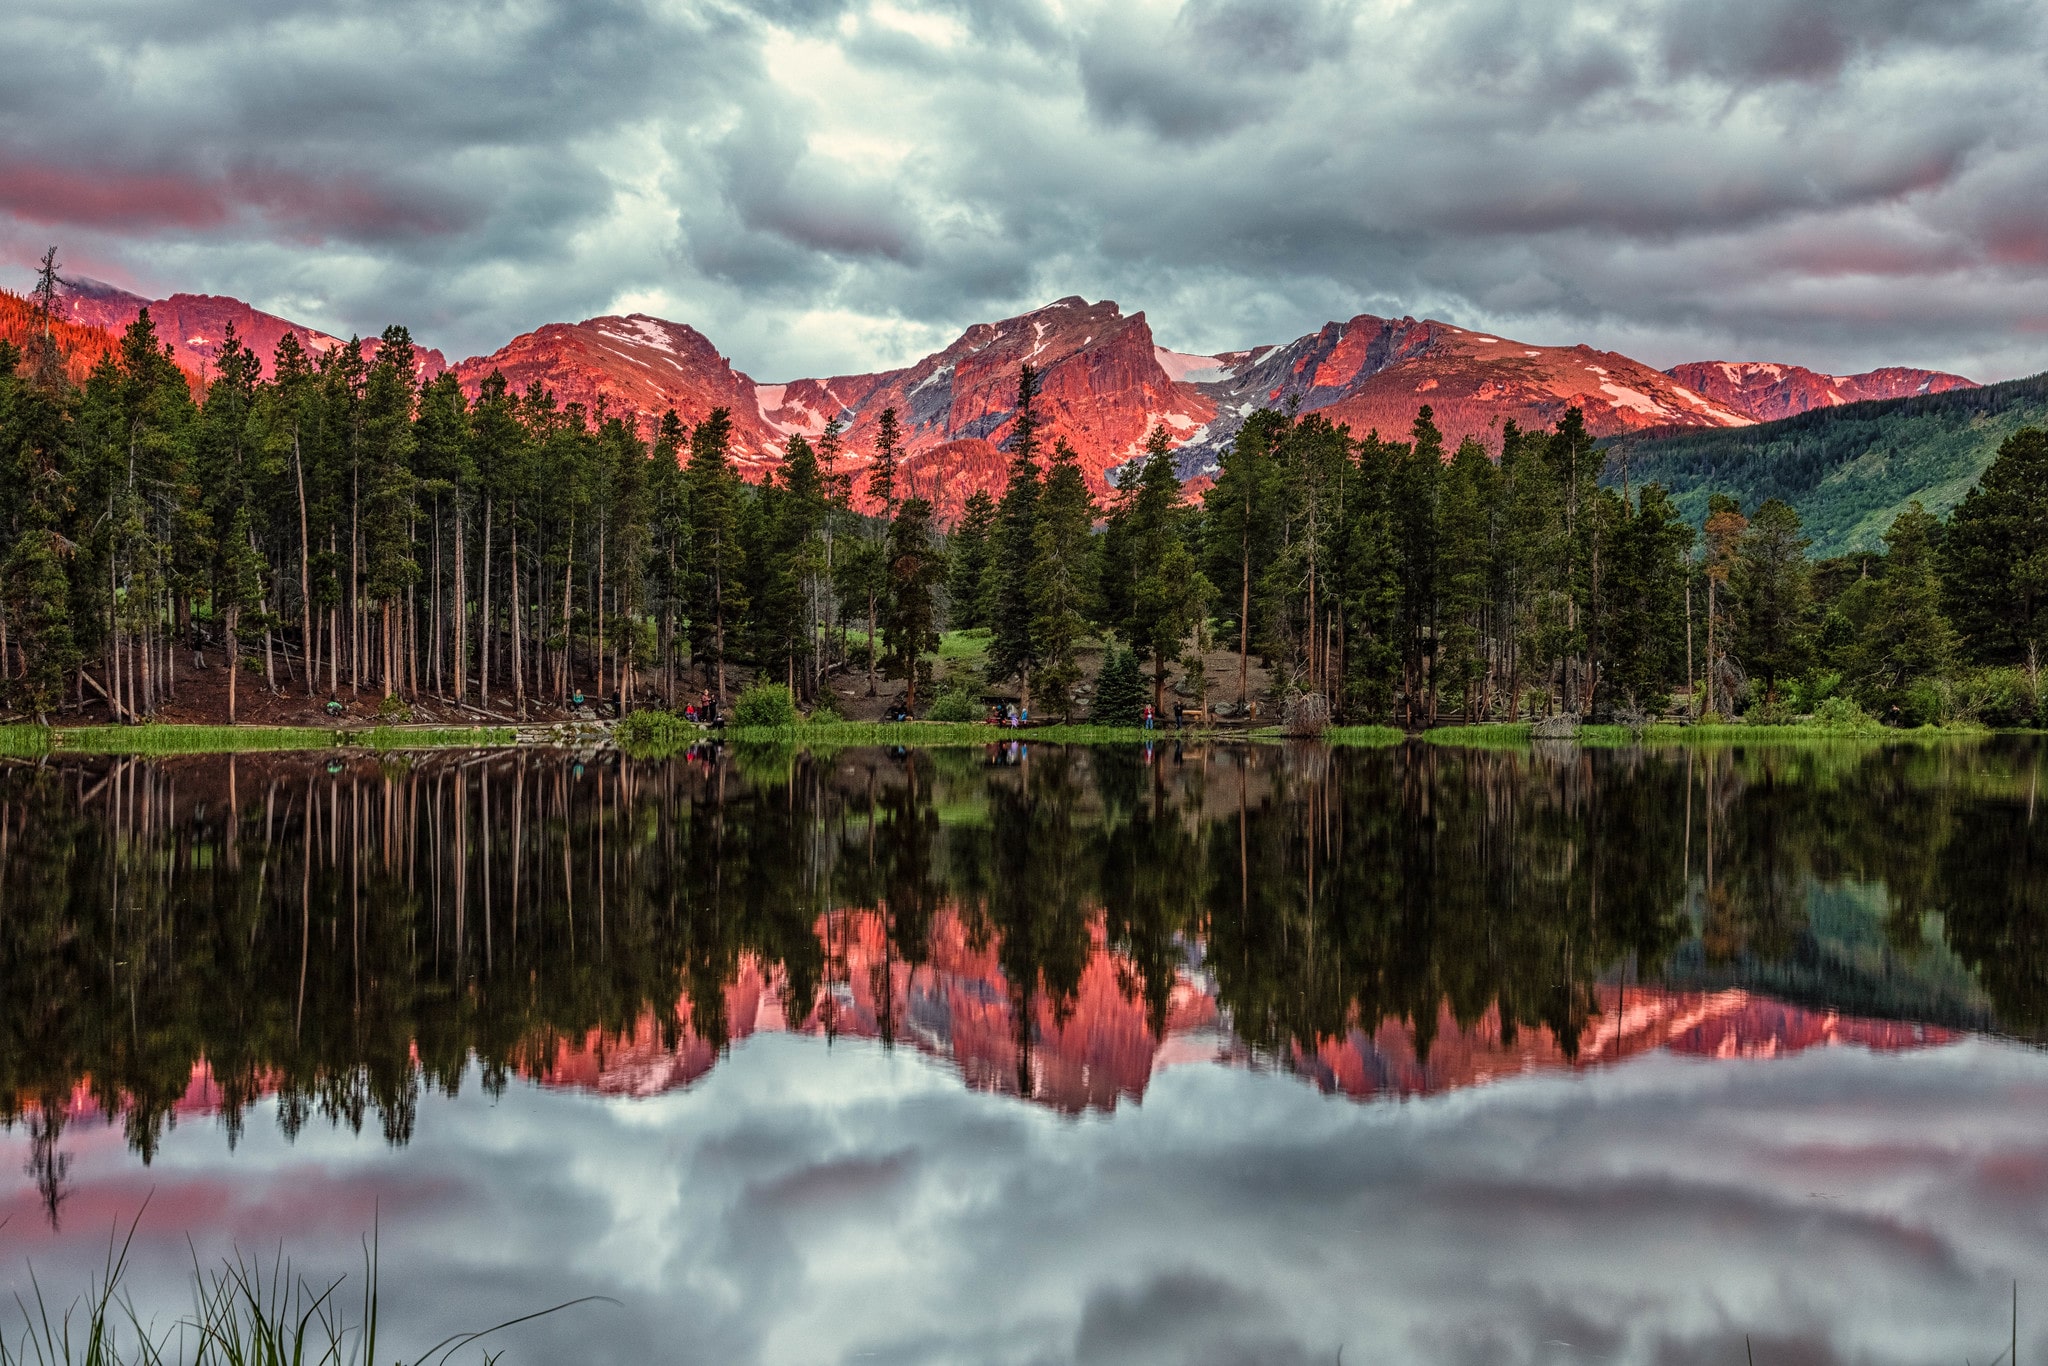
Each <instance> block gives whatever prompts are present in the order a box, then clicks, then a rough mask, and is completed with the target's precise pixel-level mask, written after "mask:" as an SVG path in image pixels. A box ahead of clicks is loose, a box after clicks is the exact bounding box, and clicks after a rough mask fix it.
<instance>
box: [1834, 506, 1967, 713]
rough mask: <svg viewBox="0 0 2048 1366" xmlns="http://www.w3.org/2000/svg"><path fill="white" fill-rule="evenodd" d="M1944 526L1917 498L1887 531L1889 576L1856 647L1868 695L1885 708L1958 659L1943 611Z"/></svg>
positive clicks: (1862, 679)
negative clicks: (1940, 559) (1939, 542)
mask: <svg viewBox="0 0 2048 1366" xmlns="http://www.w3.org/2000/svg"><path fill="white" fill-rule="evenodd" d="M1940 529H1941V524H1940V523H1939V522H1938V521H1936V520H1935V518H1934V516H1933V515H1932V514H1930V513H1929V512H1928V511H1927V510H1926V509H1925V508H1923V507H1922V506H1921V505H1920V502H1919V500H1918V499H1915V500H1914V501H1913V502H1912V503H1911V504H1910V505H1909V506H1908V507H1907V508H1906V510H1905V511H1904V512H1902V513H1900V514H1899V515H1898V517H1897V518H1895V519H1894V520H1893V522H1892V525H1891V529H1890V530H1888V531H1886V532H1885V534H1884V544H1885V566H1884V578H1883V580H1882V581H1881V582H1880V583H1879V585H1878V588H1877V593H1876V598H1875V601H1874V603H1873V605H1872V610H1871V614H1870V622H1869V625H1868V627H1867V628H1866V630H1865V632H1864V635H1863V641H1862V645H1861V648H1860V649H1859V650H1858V652H1857V653H1858V661H1857V662H1858V665H1859V668H1858V672H1859V674H1860V675H1861V682H1862V684H1863V688H1864V691H1865V694H1866V696H1868V697H1870V698H1871V699H1872V700H1873V701H1874V702H1875V703H1876V704H1877V705H1879V706H1881V707H1888V706H1889V705H1891V704H1892V703H1893V702H1894V701H1896V700H1897V698H1898V697H1899V695H1900V694H1901V693H1902V692H1903V691H1904V689H1905V687H1906V685H1907V684H1908V683H1910V682H1912V681H1914V680H1915V679H1921V678H1939V677H1941V676H1942V675H1943V674H1945V673H1947V672H1948V668H1949V665H1950V663H1951V662H1952V661H1953V660H1954V658H1955V653H1956V634H1955V628H1954V627H1953V626H1951V625H1950V624H1949V621H1948V618H1947V617H1946V616H1944V615H1943V614H1942V610H1941V580H1940V576H1939V573H1938V572H1937V571H1938V566H1937V561H1936V550H1935V543H1934V542H1935V537H1936V535H1937V534H1938V533H1939V531H1940Z"/></svg>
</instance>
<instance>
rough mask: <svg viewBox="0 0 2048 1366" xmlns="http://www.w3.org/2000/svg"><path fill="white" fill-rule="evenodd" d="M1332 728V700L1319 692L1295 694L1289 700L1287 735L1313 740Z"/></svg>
mask: <svg viewBox="0 0 2048 1366" xmlns="http://www.w3.org/2000/svg"><path fill="white" fill-rule="evenodd" d="M1329 728H1330V699H1329V698H1327V697H1325V696H1323V695H1322V694H1321V693H1319V692H1301V693H1295V694H1294V695H1293V696H1291V697H1289V698H1288V699H1287V733H1288V734H1289V735H1294V736H1299V737H1301V738H1302V739H1308V740H1312V739H1314V738H1315V737H1317V736H1319V735H1321V734H1322V733H1323V732H1324V731H1326V730H1328V729H1329Z"/></svg>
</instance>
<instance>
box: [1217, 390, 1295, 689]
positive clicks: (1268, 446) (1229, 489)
mask: <svg viewBox="0 0 2048 1366" xmlns="http://www.w3.org/2000/svg"><path fill="white" fill-rule="evenodd" d="M1289 425H1291V424H1289V422H1288V420H1287V418H1286V417H1284V416H1282V415H1281V414H1279V413H1276V412H1274V411H1273V410H1272V409H1270V408H1261V409H1259V410H1258V411H1256V412H1254V413H1252V414H1251V415H1250V416H1249V417H1247V418H1246V419H1245V422H1244V425H1243V426H1242V427H1240V428H1238V431H1237V436H1236V439H1235V440H1233V441H1232V442H1231V445H1230V449H1229V450H1228V451H1226V452H1225V453H1224V455H1223V458H1222V460H1221V462H1219V465H1218V468H1217V471H1216V482H1215V484H1213V485H1212V486H1211V487H1210V489H1209V493H1208V495H1207V497H1206V498H1205V499H1204V503H1203V505H1204V507H1205V508H1206V509H1207V512H1208V516H1207V519H1206V521H1205V523H1204V527H1203V546H1202V555H1203V567H1204V569H1205V570H1206V571H1207V573H1208V576H1209V578H1210V580H1211V581H1212V582H1213V583H1214V584H1215V586H1216V590H1217V594H1218V600H1217V603H1216V610H1217V615H1218V616H1220V617H1222V618H1223V620H1224V622H1225V623H1226V624H1227V625H1228V626H1229V627H1230V628H1231V633H1232V635H1234V636H1235V638H1236V642H1237V652H1238V666H1237V679H1238V699H1237V700H1238V702H1239V703H1240V704H1243V703H1245V702H1246V701H1248V700H1249V699H1248V692H1249V688H1248V683H1247V677H1248V674H1249V672H1250V668H1251V653H1252V648H1253V645H1254V643H1255V642H1257V641H1263V639H1264V636H1263V634H1262V633H1261V632H1260V631H1259V630H1258V629H1257V628H1256V627H1255V626H1254V625H1253V620H1252V618H1253V611H1252V585H1253V584H1254V583H1255V582H1258V581H1260V580H1262V579H1263V578H1264V576H1265V573H1266V568H1267V566H1268V565H1269V564H1270V563H1271V562H1272V558H1273V554H1274V546H1275V542H1276V541H1277V539H1278V534H1279V533H1278V526H1279V522H1280V517H1279V512H1278V507H1277V504H1278V502H1279V493H1280V486H1279V481H1278V472H1277V470H1276V468H1275V465H1274V461H1273V447H1274V446H1275V445H1276V444H1277V443H1278V442H1279V440H1280V438H1281V437H1282V435H1284V434H1285V432H1286V430H1287V428H1288V426H1289Z"/></svg>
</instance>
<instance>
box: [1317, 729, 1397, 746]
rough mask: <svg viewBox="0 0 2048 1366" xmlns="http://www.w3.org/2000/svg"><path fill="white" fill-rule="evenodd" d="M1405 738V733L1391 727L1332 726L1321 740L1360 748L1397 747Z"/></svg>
mask: <svg viewBox="0 0 2048 1366" xmlns="http://www.w3.org/2000/svg"><path fill="white" fill-rule="evenodd" d="M1407 738H1408V733H1407V732H1406V731H1402V730H1397V729H1395V728H1394V727H1393V726H1332V727H1330V729H1329V730H1328V731H1327V732H1325V733H1324V735H1323V739H1324V740H1326V741H1328V742H1329V743H1330V744H1333V745H1352V746H1358V747H1361V748H1364V747H1371V746H1377V745H1398V744H1400V743H1401V742H1403V741H1404V740H1406V739H1407Z"/></svg>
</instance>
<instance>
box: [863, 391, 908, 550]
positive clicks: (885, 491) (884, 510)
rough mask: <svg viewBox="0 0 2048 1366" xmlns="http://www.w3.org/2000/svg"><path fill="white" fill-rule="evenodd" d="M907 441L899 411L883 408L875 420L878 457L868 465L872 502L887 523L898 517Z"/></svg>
mask: <svg viewBox="0 0 2048 1366" xmlns="http://www.w3.org/2000/svg"><path fill="white" fill-rule="evenodd" d="M902 443H903V435H902V431H901V430H900V429H899V428H898V427H897V425H896V410H895V409H894V408H884V409H882V415H881V417H880V418H878V419H876V422H875V458H874V460H873V462H872V463H871V464H869V466H868V501H869V502H871V503H873V504H874V505H875V509H876V511H877V513H878V514H879V515H880V516H881V518H882V521H883V523H884V524H885V525H886V524H888V523H889V522H891V521H894V520H895V517H896V460H897V456H898V454H899V453H900V451H901V448H902Z"/></svg>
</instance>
